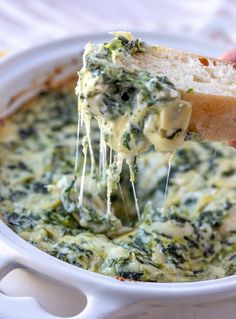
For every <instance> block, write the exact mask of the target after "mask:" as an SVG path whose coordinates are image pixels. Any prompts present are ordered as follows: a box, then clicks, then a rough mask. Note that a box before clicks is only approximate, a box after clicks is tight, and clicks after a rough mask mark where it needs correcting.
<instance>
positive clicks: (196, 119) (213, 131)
mask: <svg viewBox="0 0 236 319" xmlns="http://www.w3.org/2000/svg"><path fill="white" fill-rule="evenodd" d="M183 99H184V100H186V101H189V102H190V103H192V115H191V119H190V124H189V130H190V131H192V132H198V133H200V134H201V136H202V138H203V139H205V140H214V141H233V140H236V97H232V96H218V95H209V94H203V93H183Z"/></svg>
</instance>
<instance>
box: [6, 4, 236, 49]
mask: <svg viewBox="0 0 236 319" xmlns="http://www.w3.org/2000/svg"><path fill="white" fill-rule="evenodd" d="M235 21H236V0H0V50H6V51H8V52H9V51H10V52H14V51H17V50H20V49H22V48H25V47H29V46H31V45H34V44H36V43H40V42H44V41H48V40H50V39H53V38H61V37H65V36H67V35H73V34H88V33H95V32H108V31H111V30H131V31H132V30H136V34H137V30H138V31H139V30H140V31H152V32H157V33H164V34H173V33H174V34H181V35H182V34H184V35H187V36H189V37H193V38H194V39H196V38H206V39H207V40H208V41H212V42H214V44H216V43H217V44H219V45H221V46H222V48H223V47H224V46H225V47H227V48H228V47H233V46H236V23H235Z"/></svg>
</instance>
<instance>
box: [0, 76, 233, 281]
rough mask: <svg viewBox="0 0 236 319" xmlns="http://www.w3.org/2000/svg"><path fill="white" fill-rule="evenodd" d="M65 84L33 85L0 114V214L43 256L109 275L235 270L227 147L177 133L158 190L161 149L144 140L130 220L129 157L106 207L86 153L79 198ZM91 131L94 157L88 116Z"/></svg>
mask: <svg viewBox="0 0 236 319" xmlns="http://www.w3.org/2000/svg"><path fill="white" fill-rule="evenodd" d="M74 87H75V81H71V82H66V83H64V85H63V86H62V87H59V88H57V89H53V90H50V91H45V92H42V93H41V94H39V96H38V97H37V98H35V99H34V100H32V101H31V102H29V103H27V104H26V105H25V106H23V107H22V108H21V109H20V110H18V111H17V112H16V113H15V114H13V115H12V116H11V117H9V118H8V119H6V120H4V121H2V122H1V129H0V187H1V188H0V191H1V192H0V212H1V216H2V219H3V221H4V222H5V223H6V224H7V225H8V226H9V227H10V228H11V229H12V230H14V231H15V232H16V233H17V234H18V235H19V236H21V237H22V238H24V239H25V240H27V241H28V242H30V243H31V244H33V245H34V246H36V247H38V248H39V249H41V250H43V251H45V252H47V253H49V254H51V255H52V256H55V257H57V258H59V259H61V260H63V261H65V262H68V263H70V264H72V265H75V266H78V267H82V268H84V269H87V270H91V271H95V272H98V273H101V274H104V275H108V276H112V277H119V278H124V279H130V280H136V281H146V282H147V281H149V282H183V281H197V280H207V279H213V278H220V277H223V276H229V275H233V274H235V273H236V214H235V199H236V174H235V172H236V154H235V151H234V150H233V149H231V148H230V147H228V146H226V145H223V144H220V143H219V144H205V143H201V144H200V143H196V142H191V141H190V142H186V143H185V144H184V146H183V147H182V148H181V149H179V150H178V151H177V152H176V154H175V155H174V157H173V159H172V165H171V169H170V174H169V182H168V191H167V193H166V195H165V189H166V180H167V171H168V156H167V155H163V154H161V153H158V152H156V151H155V150H154V148H152V147H151V148H150V149H149V150H148V151H147V152H145V153H144V154H142V156H140V157H137V159H136V162H137V163H136V165H137V167H138V168H139V170H138V172H137V173H136V180H135V187H136V191H137V197H138V200H139V209H140V219H139V220H138V219H137V215H136V211H135V205H134V199H133V191H132V186H131V184H130V182H129V179H130V177H129V168H128V166H127V165H124V167H123V170H122V172H121V177H120V183H119V187H117V189H115V190H114V191H113V192H112V195H111V202H112V207H111V214H109V215H108V214H107V212H106V182H105V181H104V179H103V176H102V172H97V171H96V173H94V174H93V176H92V177H93V178H91V165H90V164H91V163H90V161H91V159H90V157H88V158H87V165H86V167H85V179H84V194H83V204H82V206H80V207H79V206H78V198H79V195H80V189H81V185H80V183H81V178H80V176H81V174H82V170H83V165H84V155H83V151H84V149H85V148H86V145H87V141H83V143H80V145H79V148H78V156H77V160H78V163H77V169H76V170H74V162H75V145H76V132H77V98H76V96H75V94H74ZM80 134H81V136H82V135H84V134H85V131H84V128H83V129H82V132H81V133H80ZM90 136H91V141H92V145H93V153H94V161H95V163H98V162H99V158H100V151H99V140H100V132H99V129H98V127H97V123H96V122H93V121H92V123H91V132H90ZM105 160H106V161H108V162H109V154H107V159H105ZM78 176H79V177H78ZM165 197H166V198H165ZM163 207H164V208H163Z"/></svg>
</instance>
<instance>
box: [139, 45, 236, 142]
mask: <svg viewBox="0 0 236 319" xmlns="http://www.w3.org/2000/svg"><path fill="white" fill-rule="evenodd" d="M189 57H190V58H192V59H197V60H198V61H199V62H200V63H201V64H202V66H203V67H204V68H205V67H206V68H207V67H208V66H211V67H215V68H220V67H222V66H225V67H227V68H230V69H233V70H234V72H236V63H233V62H228V61H223V60H220V59H215V58H211V57H205V56H201V55H197V54H193V53H190V52H185V51H181V50H176V49H172V48H166V47H162V46H153V47H149V48H148V50H147V52H145V54H143V55H142V54H140V55H139V56H137V64H138V65H139V66H140V67H141V68H148V69H149V70H150V71H151V70H152V66H153V68H154V69H153V71H154V72H155V64H154V63H153V61H154V60H155V58H158V59H159V60H160V59H161V60H165V59H167V60H171V61H172V60H173V61H177V63H178V62H180V63H183V64H185V63H186V67H188V65H187V64H188V63H187V61H188V58H189ZM190 67H191V66H190ZM174 84H175V86H176V88H177V89H178V83H174ZM202 84H203V85H204V82H202ZM182 94H183V99H184V100H186V101H188V102H190V103H191V104H192V115H191V119H190V124H189V131H191V132H198V133H200V135H201V137H202V139H203V140H212V141H236V94H235V95H233V96H229V95H216V94H210V93H209V94H208V93H200V92H198V90H197V89H195V87H194V85H193V93H187V92H186V91H182Z"/></svg>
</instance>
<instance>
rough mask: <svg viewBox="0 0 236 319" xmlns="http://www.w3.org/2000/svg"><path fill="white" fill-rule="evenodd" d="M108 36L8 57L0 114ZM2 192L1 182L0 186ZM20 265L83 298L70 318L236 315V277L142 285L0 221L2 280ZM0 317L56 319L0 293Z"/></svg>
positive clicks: (0, 67) (0, 75) (181, 42)
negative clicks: (53, 251)
mask: <svg viewBox="0 0 236 319" xmlns="http://www.w3.org/2000/svg"><path fill="white" fill-rule="evenodd" d="M139 35H140V36H141V37H142V38H145V39H146V40H147V41H150V42H158V40H159V42H162V43H166V44H167V45H173V46H177V47H178V46H179V47H181V46H182V47H183V48H184V49H188V48H191V49H192V50H195V51H198V52H201V51H202V52H201V53H203V54H204V53H206V54H207V53H208V54H210V55H211V54H214V55H218V54H219V53H220V48H216V47H215V48H214V47H212V46H211V45H208V44H207V43H205V44H204V47H203V49H202V50H200V49H199V46H200V45H201V44H202V43H203V42H198V41H194V42H193V41H191V40H190V39H187V40H186V39H183V38H176V37H175V38H173V37H168V36H165V37H161V36H157V35H152V34H146V35H145V34H139ZM105 38H106V36H104V35H100V36H95V35H91V36H86V37H73V38H69V39H65V40H60V41H56V42H52V43H50V44H44V45H41V46H39V47H37V48H33V49H30V50H27V51H25V52H21V53H19V54H17V55H15V56H12V57H8V58H6V59H4V60H3V61H2V62H1V63H0V113H1V116H6V115H8V114H10V113H12V112H13V111H14V110H15V109H16V108H18V107H19V105H20V104H22V103H23V102H24V101H26V100H27V99H29V98H30V97H31V96H33V95H34V94H35V93H36V92H37V91H38V90H40V89H41V88H42V87H43V86H44V85H45V81H46V80H47V79H48V77H50V79H52V80H53V81H55V80H58V79H59V78H63V77H65V76H66V75H68V74H72V73H75V72H76V70H77V69H78V57H79V53H80V52H81V50H82V49H83V47H84V44H85V43H86V42H88V41H89V40H95V41H96V42H98V41H104V40H105ZM58 66H64V67H63V68H58ZM0 190H1V185H0ZM19 267H21V268H24V269H27V270H29V271H31V272H34V273H38V274H40V275H42V276H44V277H46V278H48V279H49V280H53V281H59V282H61V283H63V284H64V285H67V286H70V287H74V288H77V289H79V290H80V291H81V292H82V293H83V294H84V295H85V296H86V299H87V304H86V306H85V308H84V310H83V311H82V312H81V313H80V314H78V315H77V316H76V317H74V318H79V319H82V318H83V319H103V318H113V319H118V318H120V319H121V318H123V319H125V318H126V319H128V318H136V319H138V318H147V319H153V318H165V319H167V318H168V319H174V318H176V319H192V318H207V319H211V318H212V319H213V318H214V319H222V318H224V319H234V318H236V276H231V277H228V278H223V279H217V280H210V281H202V282H194V283H140V282H129V281H119V280H116V279H113V278H109V277H106V276H103V275H100V274H96V273H92V272H89V271H86V270H83V269H80V268H78V267H75V266H72V265H69V264H67V263H65V262H62V261H60V260H58V259H56V258H54V257H52V256H49V255H47V254H46V253H44V252H42V251H40V250H38V249H37V248H35V247H33V246H32V245H30V244H28V243H27V242H25V241H24V240H23V239H21V238H20V237H19V236H17V235H16V234H15V233H14V232H13V231H11V230H10V229H9V228H8V227H7V226H6V225H5V224H4V223H3V222H0V278H3V277H4V276H5V275H6V274H7V273H8V272H9V271H10V270H12V269H15V268H19ZM0 318H1V319H56V318H58V317H56V316H53V315H51V314H48V313H47V312H46V311H45V310H43V308H42V307H41V306H40V305H39V303H37V301H35V300H34V299H32V298H30V297H27V298H25V297H24V298H23V297H21V298H19V297H9V296H6V295H4V294H3V293H0Z"/></svg>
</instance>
